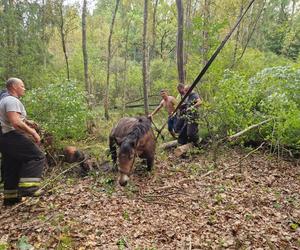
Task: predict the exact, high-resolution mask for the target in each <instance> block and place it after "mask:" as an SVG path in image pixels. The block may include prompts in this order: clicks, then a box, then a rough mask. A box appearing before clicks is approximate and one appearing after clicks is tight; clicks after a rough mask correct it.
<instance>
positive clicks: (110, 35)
mask: <svg viewBox="0 0 300 250" xmlns="http://www.w3.org/2000/svg"><path fill="white" fill-rule="evenodd" d="M119 3H120V0H116V6H115V10H114V13H113V17H112V20H111V24H110V30H109V37H108V49H107V75H106V90H105V97H104V98H105V99H104V116H105V118H106V120H109V113H108V105H109V78H110V62H111V59H112V53H111V40H112V35H113V30H114V24H115V19H116V14H117V11H118V7H119Z"/></svg>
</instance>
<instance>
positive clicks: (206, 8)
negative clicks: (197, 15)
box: [202, 0, 210, 65]
mask: <svg viewBox="0 0 300 250" xmlns="http://www.w3.org/2000/svg"><path fill="white" fill-rule="evenodd" d="M209 18H210V0H205V1H204V6H203V32H202V35H203V47H202V64H203V65H206V63H207V62H208V52H209V34H208V27H209Z"/></svg>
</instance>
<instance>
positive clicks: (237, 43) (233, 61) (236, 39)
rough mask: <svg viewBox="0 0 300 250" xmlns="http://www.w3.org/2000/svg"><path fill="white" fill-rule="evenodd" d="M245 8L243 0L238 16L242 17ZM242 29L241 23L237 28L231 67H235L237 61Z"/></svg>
mask: <svg viewBox="0 0 300 250" xmlns="http://www.w3.org/2000/svg"><path fill="white" fill-rule="evenodd" d="M243 10H244V3H243V1H242V3H241V7H240V13H239V17H238V18H240V17H241V15H242V14H243ZM240 30H241V25H239V27H237V30H236V36H235V45H234V50H233V57H232V62H231V68H233V67H234V66H235V62H236V56H237V50H238V46H239V41H240Z"/></svg>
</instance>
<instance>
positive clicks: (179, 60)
mask: <svg viewBox="0 0 300 250" xmlns="http://www.w3.org/2000/svg"><path fill="white" fill-rule="evenodd" d="M176 6H177V43H176V44H177V70H178V80H179V82H180V83H183V84H184V82H185V77H184V60H183V56H184V54H183V5H182V0H176Z"/></svg>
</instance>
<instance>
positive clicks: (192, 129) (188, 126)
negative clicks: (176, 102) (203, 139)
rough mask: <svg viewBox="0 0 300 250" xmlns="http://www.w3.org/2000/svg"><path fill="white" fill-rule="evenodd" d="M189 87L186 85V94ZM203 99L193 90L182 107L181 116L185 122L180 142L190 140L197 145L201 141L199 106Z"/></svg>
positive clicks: (181, 130) (184, 142)
mask: <svg viewBox="0 0 300 250" xmlns="http://www.w3.org/2000/svg"><path fill="white" fill-rule="evenodd" d="M188 90H189V87H188V86H187V87H185V89H184V94H185V93H187V91H188ZM201 103H202V101H201V99H200V97H199V95H198V94H197V93H195V92H191V93H190V94H189V95H188V96H187V98H186V99H185V101H184V102H183V104H182V105H181V107H180V118H181V119H182V120H183V124H182V125H181V127H180V131H179V136H178V143H179V144H186V143H189V142H192V143H194V144H195V145H197V143H198V141H199V136H198V121H197V120H198V118H199V116H198V108H199V106H200V105H201Z"/></svg>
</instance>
